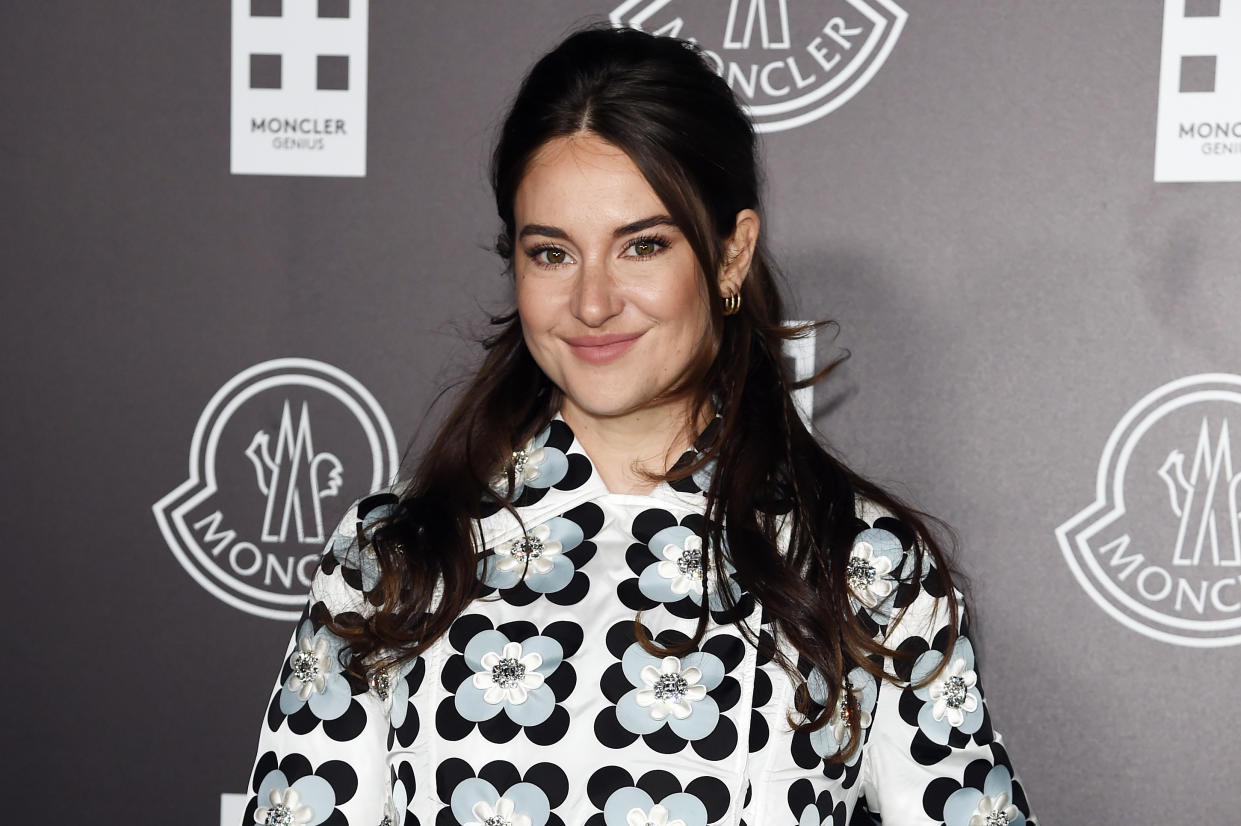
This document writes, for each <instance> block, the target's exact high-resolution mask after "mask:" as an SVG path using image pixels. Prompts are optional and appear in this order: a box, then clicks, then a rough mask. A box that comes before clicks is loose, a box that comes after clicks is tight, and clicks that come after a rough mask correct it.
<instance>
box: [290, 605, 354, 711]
mask: <svg viewBox="0 0 1241 826" xmlns="http://www.w3.org/2000/svg"><path fill="white" fill-rule="evenodd" d="M343 645H344V642H343V641H342V640H341V639H340V638H339V637H337V636H336V635H335V634H332V633H331V632H329V631H327V630H326V629H321V630H320V631H319V632H318V633H315V631H314V626H313V625H311V624H310V621H309V620H305V621H303V622H302V624H301V626H300V627H299V628H298V631H297V639H296V642H295V644H294V646H293V652H292V653H291V654H290V655H289V667H290V668H291V669H292V672H291V673H290V674H289V676H288V679H286V680H285V681H284V685H283V686H282V687H281V689H280V711H281V712H282V713H283V714H285V715H286V716H287V715H290V714H294V713H295V712H297V711H300V710H301V708H302V706H304V705H306V704H307V703H308V702H309V703H310V710H311V712H313V713H314V715H315V716H316V717H318V718H319V719H320V720H335V719H336V718H337V717H340V716H341V715H342V714H344V713H345V711H346V710H347V709H348V708H349V699H350V694H351V692H350V691H349V683H348V682H347V681H346V680H345V678H344V677H343V676H341V674H340V659H339V657H338V654H339V652H340V649H341V647H342V646H343Z"/></svg>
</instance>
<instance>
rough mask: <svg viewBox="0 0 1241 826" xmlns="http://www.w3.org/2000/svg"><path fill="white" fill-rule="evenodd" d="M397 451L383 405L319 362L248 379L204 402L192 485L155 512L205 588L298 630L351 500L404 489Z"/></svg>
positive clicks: (246, 373)
mask: <svg viewBox="0 0 1241 826" xmlns="http://www.w3.org/2000/svg"><path fill="white" fill-rule="evenodd" d="M396 471H397V451H396V440H395V439H394V438H393V435H392V426H391V425H390V424H389V423H388V417H387V416H386V415H384V412H383V409H382V408H381V407H380V406H379V403H378V402H377V401H376V400H375V397H374V396H372V395H371V394H370V392H369V391H368V390H367V389H366V388H365V387H363V386H362V385H361V384H360V383H359V382H358V381H357V380H356V379H354V378H353V377H352V376H350V375H349V374H347V373H345V372H344V371H342V370H339V369H337V368H335V367H333V366H331V365H330V364H324V363H323V362H321V361H314V360H312V359H303V358H285V359H274V360H272V361H265V362H263V363H261V364H256V365H255V366H253V367H251V368H249V369H248V370H243V371H242V372H241V373H239V374H237V375H236V376H234V377H233V378H232V379H230V380H229V381H228V382H226V383H225V384H224V386H223V387H221V388H220V389H219V391H217V392H216V394H215V395H214V396H213V397H212V398H211V401H209V402H208V403H207V406H206V408H205V409H204V410H203V412H202V415H201V416H200V417H199V419H198V425H197V426H196V427H195V428H194V437H193V440H192V441H191V443H190V460H189V478H188V479H186V481H185V482H183V483H182V484H181V485H179V486H178V487H177V488H176V489H175V490H173V491H171V492H170V493H169V494H168V495H167V496H165V497H164V498H162V499H160V500H159V501H158V502H156V503H155V505H154V506H153V507H152V510H153V511H154V513H155V519H156V522H158V523H159V528H160V531H161V532H162V533H163V535H164V539H165V541H167V543H168V547H169V548H171V549H172V552H173V553H174V554H175V555H176V557H177V560H178V561H179V562H180V563H181V565H182V566H183V567H184V568H185V570H186V571H188V572H189V574H190V576H192V577H193V578H194V579H195V581H197V582H198V584H199V585H201V586H203V587H204V588H206V589H207V590H208V591H210V592H211V593H212V594H214V595H215V596H216V597H218V598H219V599H221V600H223V601H224V602H226V603H228V604H229V605H231V606H233V607H234V608H239V609H241V610H242V611H245V612H247V613H249V614H254V615H256V616H260V617H269V618H271V619H296V618H297V617H298V615H299V614H300V612H301V607H302V605H303V604H304V603H305V601H306V591H307V589H308V588H309V587H310V580H311V578H312V577H313V576H314V572H315V567H316V565H317V564H318V562H319V558H320V556H321V554H322V551H323V548H324V545H325V543H326V542H327V540H328V538H329V537H330V536H331V533H332V530H333V529H334V528H335V527H336V523H337V521H338V520H339V519H340V518H341V516H343V514H344V508H345V507H346V506H348V504H349V502H350V501H352V500H351V499H346V498H343V497H342V491H349V492H350V493H351V494H354V495H362V494H364V493H366V492H368V491H372V490H376V489H378V488H380V487H382V486H384V485H387V484H391V483H392V482H393V481H395V474H396Z"/></svg>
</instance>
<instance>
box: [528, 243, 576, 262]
mask: <svg viewBox="0 0 1241 826" xmlns="http://www.w3.org/2000/svg"><path fill="white" fill-rule="evenodd" d="M530 257H531V258H532V259H534V262H535V263H536V264H541V265H543V266H545V267H555V266H559V265H560V264H564V263H567V262H568V260H569V254H568V253H567V252H565V251H564V250H562V249H560V248H559V247H539V248H538V249H536V250H534V251H533V252H531V253H530Z"/></svg>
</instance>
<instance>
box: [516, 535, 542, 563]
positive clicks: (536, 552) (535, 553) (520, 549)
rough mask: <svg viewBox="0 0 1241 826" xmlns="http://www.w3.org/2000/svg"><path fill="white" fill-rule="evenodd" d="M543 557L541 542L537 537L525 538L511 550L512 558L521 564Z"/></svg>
mask: <svg viewBox="0 0 1241 826" xmlns="http://www.w3.org/2000/svg"><path fill="white" fill-rule="evenodd" d="M542 555H543V540H542V539H539V538H538V537H537V536H526V537H524V538H522V540H521V541H520V542H518V543H517V545H516V547H514V548H513V558H514V559H517V560H520V561H522V562H528V561H530V560H531V559H538V558H539V557H540V556H542Z"/></svg>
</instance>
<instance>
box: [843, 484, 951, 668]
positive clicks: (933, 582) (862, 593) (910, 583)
mask: <svg viewBox="0 0 1241 826" xmlns="http://www.w3.org/2000/svg"><path fill="white" fill-rule="evenodd" d="M855 513H856V515H857V520H858V525H857V528H858V530H857V534H856V535H855V537H854V539H853V547H852V548H851V549H850V551H849V558H848V563H847V564H848V570H847V574H846V576H847V580H848V585H849V592H850V599H851V601H852V602H853V603H854V607H855V608H856V609H857V611H858V614H859V615H860V616H863V617H864V618H865V620H866V621H867V622H866V624H867V625H872V626H874V627H873V631H874V633H875V636H876V637H879V638H882V639H883V641H884V643H885V644H886V645H889V646H897V645H899V644H900V643H901V642H903V641H905V640H906V639H908V638H910V637H915V636H916V637H922V638H924V639H927V640H930V639H932V638H934V637H935V635H936V634H937V633H939V632H940V631H941V630H942V629H943V628H944V627H945V626H947V625H949V624H953V623H954V620H955V619H956V618H955V617H954V616H953V615H954V614H959V613H960V610H961V598H962V597H961V593H960V592H959V591H957V590H956V588H955V587H954V585H953V584H952V576H951V573H950V571H949V568H948V565H947V560H946V559H945V558H944V557H943V553H942V551H940V550H939V549H938V547H937V546H935V545H933V544H932V543H931V542H930V541H928V538H927V537H926V536H924V535H923V534H922V533H921V532H920V530H919V529H918V528H917V527H915V526H913V525H911V524H909V523H908V522H907V521H905V520H902V519H900V518H899V517H898V516H897V515H896V514H894V513H893V512H892V511H890V510H889V509H887V508H885V507H883V506H882V505H880V504H878V503H875V502H873V501H871V500H869V499H862V498H859V499H858V500H856V504H855Z"/></svg>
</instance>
